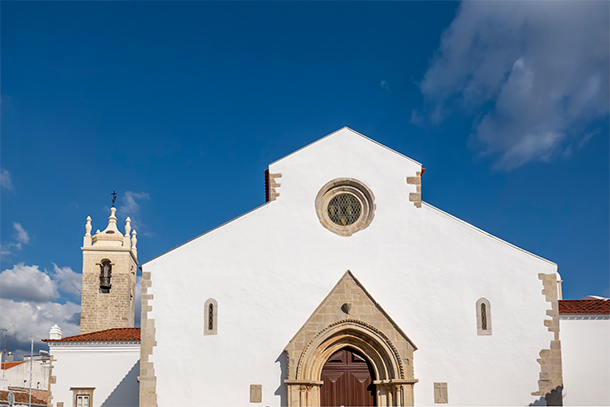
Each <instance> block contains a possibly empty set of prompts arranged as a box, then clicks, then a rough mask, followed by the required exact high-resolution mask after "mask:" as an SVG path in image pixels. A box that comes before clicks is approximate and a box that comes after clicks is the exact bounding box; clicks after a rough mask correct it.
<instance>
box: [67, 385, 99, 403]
mask: <svg viewBox="0 0 610 407" xmlns="http://www.w3.org/2000/svg"><path fill="white" fill-rule="evenodd" d="M70 391H71V392H72V405H73V406H76V405H78V404H77V403H76V397H77V396H89V405H90V406H93V405H94V404H93V392H94V391H95V387H70Z"/></svg>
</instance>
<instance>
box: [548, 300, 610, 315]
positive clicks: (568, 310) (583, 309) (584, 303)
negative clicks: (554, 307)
mask: <svg viewBox="0 0 610 407" xmlns="http://www.w3.org/2000/svg"><path fill="white" fill-rule="evenodd" d="M559 313H560V314H610V300H559Z"/></svg>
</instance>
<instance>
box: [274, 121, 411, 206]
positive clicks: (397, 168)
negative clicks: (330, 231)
mask: <svg viewBox="0 0 610 407" xmlns="http://www.w3.org/2000/svg"><path fill="white" fill-rule="evenodd" d="M421 171H422V168H421V164H420V163H418V162H416V161H414V160H412V159H410V158H409V157H406V156H404V155H402V154H400V153H398V152H396V151H394V150H391V149H389V148H387V147H385V146H383V145H381V144H379V143H377V142H376V141H373V140H371V139H369V138H368V137H366V136H363V135H361V134H360V133H357V132H355V131H354V130H351V129H349V128H347V127H344V128H342V129H340V130H338V131H336V132H334V133H331V134H329V135H327V136H326V137H323V138H322V139H320V140H318V141H316V142H314V143H311V144H309V145H308V146H305V147H303V148H302V149H300V150H297V151H296V152H294V153H292V154H290V155H288V156H286V157H284V158H281V159H280V160H278V161H276V162H274V163H272V164H270V165H269V181H268V189H269V200H271V201H277V202H286V203H287V202H290V204H291V205H295V204H296V205H298V204H300V203H303V202H306V203H307V204H310V203H311V201H312V199H313V198H314V197H315V196H316V195H317V194H318V192H319V191H320V189H321V188H322V187H323V186H324V185H326V184H327V183H328V182H331V181H333V180H336V179H344V178H351V179H355V180H358V181H359V182H360V183H362V184H364V185H366V186H367V187H368V188H370V189H373V190H374V192H375V195H377V194H378V193H379V194H380V197H385V196H386V195H389V196H391V197H392V198H396V193H397V191H402V192H403V197H401V198H402V199H403V200H404V201H406V203H409V194H410V193H413V194H417V193H420V192H421V189H420V184H419V183H418V184H414V183H412V182H407V178H410V179H411V180H415V179H419V177H420V176H421Z"/></svg>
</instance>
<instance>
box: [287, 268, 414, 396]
mask: <svg viewBox="0 0 610 407" xmlns="http://www.w3.org/2000/svg"><path fill="white" fill-rule="evenodd" d="M354 288H356V289H354ZM346 301H352V302H353V304H357V305H354V306H353V307H347V308H349V310H350V311H349V315H345V314H346V313H345V308H346V307H343V306H342V304H343V305H345V304H347V303H348V302H346ZM346 316H347V318H346ZM332 320H334V322H330V323H329V321H332ZM344 347H350V348H352V349H355V350H356V351H358V352H360V353H361V354H362V355H364V356H365V357H366V358H367V359H368V361H369V362H370V363H371V366H372V367H373V370H374V372H375V379H376V380H374V382H373V383H374V384H375V386H376V401H377V406H412V405H413V387H414V384H415V383H416V382H417V380H416V379H415V378H414V377H413V352H414V351H415V350H416V349H417V348H416V347H415V345H414V344H413V343H412V342H411V341H410V339H409V338H408V337H407V336H406V335H405V334H404V333H403V332H402V330H400V328H399V327H398V326H397V325H396V324H395V323H394V322H393V321H392V320H391V319H390V318H389V316H388V315H387V314H386V313H385V312H384V311H383V309H381V307H380V306H379V305H378V304H377V303H376V302H375V301H373V300H372V298H371V297H370V295H369V294H368V293H367V292H366V291H365V290H364V287H362V285H361V284H360V283H359V282H358V281H357V280H356V279H355V278H354V276H353V275H352V273H351V272H349V271H348V272H347V273H346V274H345V275H344V276H343V278H342V279H341V280H340V281H339V283H338V284H337V285H336V286H335V287H334V288H333V290H332V291H331V292H330V294H329V295H328V296H327V297H326V299H324V301H322V303H321V304H320V306H319V307H318V308H317V309H316V311H315V312H314V313H313V315H312V316H311V317H310V318H309V320H308V321H307V322H306V323H305V325H304V326H303V327H302V328H301V329H300V330H299V332H298V333H297V335H295V337H294V338H293V340H291V341H290V343H289V344H288V346H287V347H286V349H285V351H286V352H287V354H288V358H287V359H288V366H287V376H288V378H287V379H286V380H285V381H284V383H285V384H286V386H287V393H288V406H290V407H296V406H303V407H304V406H311V407H314V406H319V405H320V388H321V386H322V384H323V382H322V381H320V376H321V372H322V368H323V366H324V364H325V363H326V361H327V360H328V358H329V357H330V356H331V355H332V354H333V353H335V352H336V351H338V350H339V349H341V348H344Z"/></svg>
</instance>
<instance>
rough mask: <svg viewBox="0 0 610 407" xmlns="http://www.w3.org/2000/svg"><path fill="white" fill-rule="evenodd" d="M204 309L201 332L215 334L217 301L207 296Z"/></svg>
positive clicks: (216, 329) (216, 327) (216, 331)
mask: <svg viewBox="0 0 610 407" xmlns="http://www.w3.org/2000/svg"><path fill="white" fill-rule="evenodd" d="M203 309H204V316H205V317H204V321H205V323H204V325H203V334H204V335H216V334H217V333H218V302H216V300H215V299H213V298H209V299H208V300H207V301H206V302H205V305H204V306H203Z"/></svg>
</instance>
